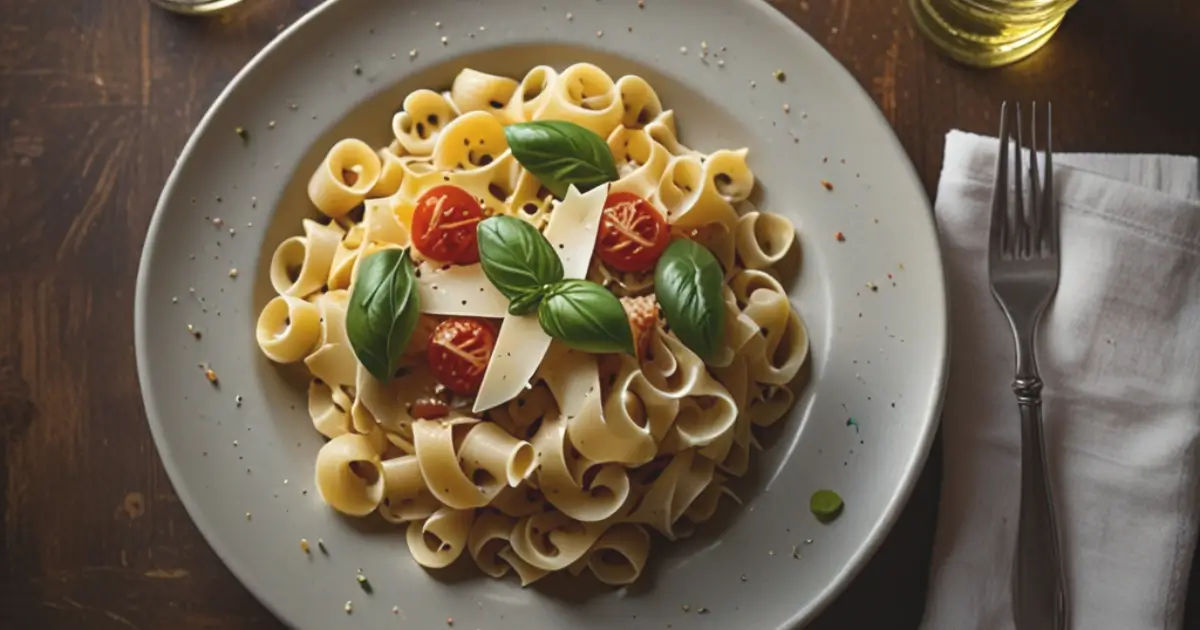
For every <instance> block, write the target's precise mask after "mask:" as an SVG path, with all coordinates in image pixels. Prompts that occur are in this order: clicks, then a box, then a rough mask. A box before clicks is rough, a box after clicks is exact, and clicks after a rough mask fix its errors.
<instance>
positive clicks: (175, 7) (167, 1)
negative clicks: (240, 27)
mask: <svg viewBox="0 0 1200 630" xmlns="http://www.w3.org/2000/svg"><path fill="white" fill-rule="evenodd" d="M241 1H242V0H150V2H151V3H152V4H156V5H158V6H160V7H162V8H164V9H167V10H168V11H174V12H176V13H183V14H184V15H205V14H208V13H216V12H217V11H220V10H221V9H225V8H228V7H231V6H233V5H235V4H238V3H240V2H241Z"/></svg>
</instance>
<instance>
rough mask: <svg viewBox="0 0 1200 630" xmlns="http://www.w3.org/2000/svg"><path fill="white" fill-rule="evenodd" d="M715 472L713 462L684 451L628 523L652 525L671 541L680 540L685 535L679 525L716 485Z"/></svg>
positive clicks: (653, 484)
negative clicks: (705, 490)
mask: <svg viewBox="0 0 1200 630" xmlns="http://www.w3.org/2000/svg"><path fill="white" fill-rule="evenodd" d="M714 470H715V466H714V464H713V462H712V461H711V460H708V459H706V458H704V457H698V456H697V455H696V452H695V451H694V450H692V449H686V450H682V451H680V452H679V453H677V454H676V455H675V456H674V457H672V458H671V462H670V463H669V464H667V467H666V469H664V470H663V472H662V474H661V475H659V476H658V478H657V479H655V480H654V482H653V483H651V485H650V488H649V489H648V490H646V491H645V494H643V495H642V497H641V500H640V501H639V502H638V504H637V507H636V508H635V509H634V511H633V513H632V514H630V515H629V517H628V518H627V519H626V520H627V521H628V522H630V523H642V524H646V525H649V526H651V527H653V528H655V529H657V530H658V531H659V532H661V533H662V534H663V535H664V536H666V537H667V538H668V539H670V540H675V539H677V538H679V537H680V534H682V533H684V532H676V531H675V528H674V525H675V522H676V521H678V520H679V517H680V516H682V515H683V513H684V511H685V510H687V509H688V507H689V506H690V505H691V504H692V502H693V501H695V500H696V498H697V497H698V496H700V494H701V493H702V492H703V491H704V488H706V487H707V486H708V485H709V483H711V482H712V479H713V473H714Z"/></svg>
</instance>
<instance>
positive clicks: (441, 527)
mask: <svg viewBox="0 0 1200 630" xmlns="http://www.w3.org/2000/svg"><path fill="white" fill-rule="evenodd" d="M474 521H475V510H455V509H453V508H448V507H444V508H442V509H440V510H438V511H437V512H434V513H433V515H432V516H430V517H429V518H427V519H425V521H424V522H418V521H413V522H412V523H409V525H408V531H407V532H405V540H406V542H408V550H409V552H410V553H412V557H413V560H416V561H417V564H419V565H421V566H423V567H426V568H430V569H441V568H443V567H448V566H450V564H451V563H453V562H454V561H455V560H457V559H458V557H459V556H461V555H462V552H463V549H465V548H466V543H467V535H468V534H469V533H470V531H471V524H472V523H473V522H474Z"/></svg>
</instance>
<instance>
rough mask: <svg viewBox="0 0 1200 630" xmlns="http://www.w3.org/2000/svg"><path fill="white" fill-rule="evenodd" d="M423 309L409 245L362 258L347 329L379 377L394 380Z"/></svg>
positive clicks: (365, 364)
mask: <svg viewBox="0 0 1200 630" xmlns="http://www.w3.org/2000/svg"><path fill="white" fill-rule="evenodd" d="M420 314H421V298H420V294H419V293H418V292H417V281H416V278H415V276H414V273H413V265H412V260H411V259H410V258H409V256H408V250H407V249H395V248H390V249H384V250H381V251H378V252H376V253H374V254H371V255H370V256H367V257H366V258H364V259H363V260H362V261H361V262H359V268H358V276H357V277H356V279H355V280H354V290H353V291H352V292H351V293H350V304H349V306H347V308H346V335H347V336H348V337H349V338H350V347H351V348H353V349H354V356H356V357H358V361H359V363H362V364H363V367H365V368H367V371H368V372H370V373H371V375H372V376H374V377H375V379H376V380H378V381H380V382H384V383H386V382H388V381H389V380H391V378H392V375H393V374H394V373H395V372H396V369H397V368H398V367H399V366H400V357H401V355H402V354H404V348H405V346H407V345H408V340H409V338H410V337H412V334H413V330H414V329H415V328H416V327H417V318H418V317H419V316H420Z"/></svg>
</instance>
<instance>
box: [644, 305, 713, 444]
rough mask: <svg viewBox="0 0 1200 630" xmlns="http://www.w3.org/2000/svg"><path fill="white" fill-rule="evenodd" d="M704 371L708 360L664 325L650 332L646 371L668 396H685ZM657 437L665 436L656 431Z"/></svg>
mask: <svg viewBox="0 0 1200 630" xmlns="http://www.w3.org/2000/svg"><path fill="white" fill-rule="evenodd" d="M703 372H704V361H701V360H700V357H698V356H696V353H695V352H692V351H691V350H689V349H688V347H687V346H685V345H683V343H682V342H680V341H679V340H678V339H676V338H675V337H673V336H671V335H669V334H667V333H666V332H664V331H663V329H662V328H661V327H660V328H659V329H658V334H655V335H651V336H650V350H649V351H648V352H647V357H646V360H645V361H643V362H642V374H643V375H644V376H645V377H646V380H647V381H649V382H650V384H651V385H653V386H654V388H655V389H657V390H658V391H659V392H661V393H662V394H663V395H664V396H667V397H670V398H681V397H683V396H686V395H688V394H689V393H690V392H691V391H692V389H694V388H695V387H696V383H697V381H698V380H699V379H700V377H701V374H702V373H703ZM655 438H656V439H662V436H659V435H656V436H655Z"/></svg>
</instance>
